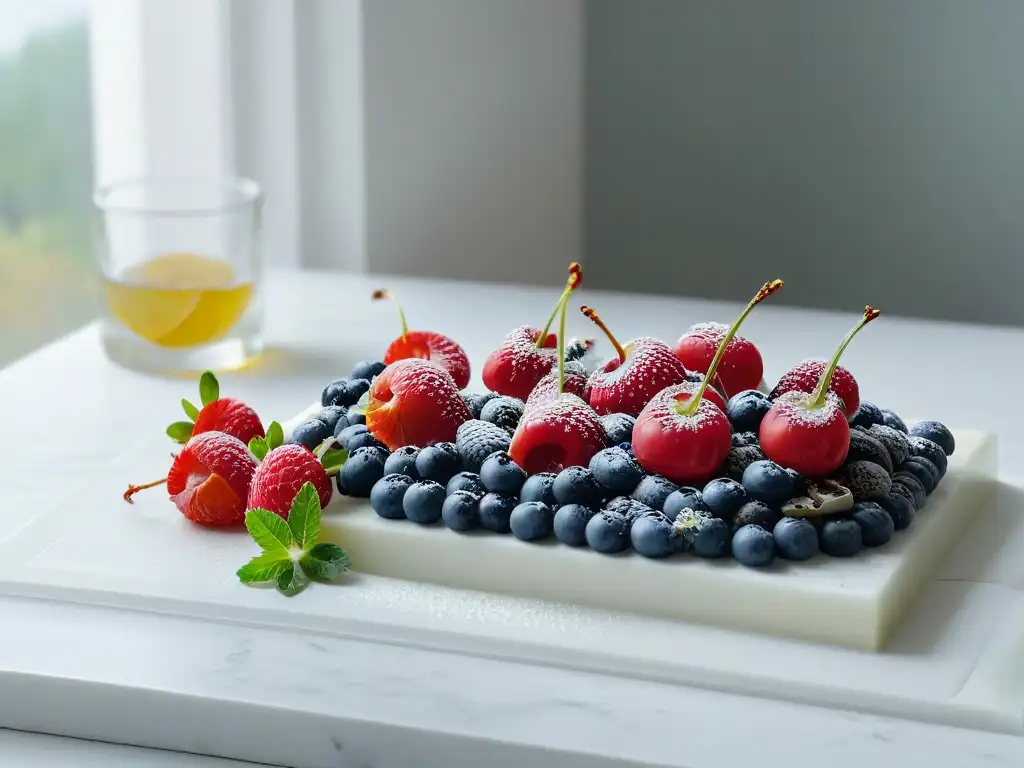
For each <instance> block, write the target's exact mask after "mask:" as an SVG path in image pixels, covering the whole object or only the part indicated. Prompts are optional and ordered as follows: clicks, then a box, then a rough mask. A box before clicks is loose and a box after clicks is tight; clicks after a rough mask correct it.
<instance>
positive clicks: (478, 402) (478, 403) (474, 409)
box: [462, 392, 501, 419]
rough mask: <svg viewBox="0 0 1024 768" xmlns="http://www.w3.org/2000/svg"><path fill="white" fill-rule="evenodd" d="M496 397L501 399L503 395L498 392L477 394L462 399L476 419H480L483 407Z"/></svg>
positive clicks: (466, 394) (468, 394)
mask: <svg viewBox="0 0 1024 768" xmlns="http://www.w3.org/2000/svg"><path fill="white" fill-rule="evenodd" d="M496 397H501V395H499V394H498V393H497V392H475V393H464V394H463V395H462V399H463V400H465V401H466V405H468V406H469V412H470V414H471V415H472V416H473V418H474V419H479V418H480V411H482V410H483V407H484V406H485V405H487V403H489V402H491V400H493V399H494V398H496Z"/></svg>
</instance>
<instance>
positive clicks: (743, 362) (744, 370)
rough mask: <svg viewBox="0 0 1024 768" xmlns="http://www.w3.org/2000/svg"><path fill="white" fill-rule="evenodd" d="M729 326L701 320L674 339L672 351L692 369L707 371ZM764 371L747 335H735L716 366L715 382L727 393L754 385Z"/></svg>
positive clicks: (755, 349)
mask: <svg viewBox="0 0 1024 768" xmlns="http://www.w3.org/2000/svg"><path fill="white" fill-rule="evenodd" d="M728 330H729V327H728V326H726V325H722V324H721V323H700V324H698V325H695V326H693V327H691V328H690V330H688V331H687V332H686V333H684V334H683V335H682V336H681V337H680V338H679V341H678V342H676V347H675V350H674V354H675V356H676V357H677V358H679V360H680V361H681V362H682V363H683V365H685V366H686V367H687V368H688V369H689V370H691V371H700V372H701V373H706V372H707V371H708V369H709V367H710V366H711V361H712V359H713V358H714V356H715V353H716V351H717V349H718V347H719V346H720V344H721V341H722V338H723V337H724V336H725V335H726V333H727V332H728ZM763 374H764V362H763V361H762V360H761V353H760V352H758V351H757V347H755V346H754V344H753V342H751V341H750V340H749V339H745V338H743V337H742V336H734V337H733V338H732V340H731V341H730V342H729V345H728V346H727V347H726V349H725V354H724V355H723V356H722V362H721V363H720V364H719V369H718V381H717V382H715V383H716V384H718V383H719V382H720V383H721V388H722V390H723V391H724V392H726V393H727V394H726V397H729V396H731V395H735V394H736V393H738V392H742V391H743V390H745V389H757V386H758V384H760V383H761V376H762V375H763Z"/></svg>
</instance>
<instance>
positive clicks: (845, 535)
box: [818, 517, 864, 557]
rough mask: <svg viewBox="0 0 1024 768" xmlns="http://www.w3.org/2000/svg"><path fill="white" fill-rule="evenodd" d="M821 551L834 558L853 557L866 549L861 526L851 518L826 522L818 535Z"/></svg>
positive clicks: (838, 518)
mask: <svg viewBox="0 0 1024 768" xmlns="http://www.w3.org/2000/svg"><path fill="white" fill-rule="evenodd" d="M818 545H819V546H820V547H821V551H822V552H824V553H825V554H826V555H831V556H832V557H853V556H854V555H856V554H857V553H858V552H860V551H861V549H863V548H864V539H863V538H862V536H861V532H860V526H859V525H857V523H856V522H855V521H854V520H852V519H851V518H849V517H836V518H832V519H830V520H826V521H825V522H824V524H823V525H822V526H821V531H820V532H819V533H818Z"/></svg>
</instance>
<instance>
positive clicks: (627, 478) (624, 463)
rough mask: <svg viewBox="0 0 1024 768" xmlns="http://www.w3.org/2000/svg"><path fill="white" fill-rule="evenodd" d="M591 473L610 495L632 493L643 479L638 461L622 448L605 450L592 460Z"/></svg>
mask: <svg viewBox="0 0 1024 768" xmlns="http://www.w3.org/2000/svg"><path fill="white" fill-rule="evenodd" d="M590 471H591V472H592V473H593V476H594V478H596V480H597V482H598V484H600V486H601V488H603V489H604V490H605V491H606V492H607V493H608V494H610V495H616V494H620V493H632V492H633V489H634V488H636V486H637V485H638V484H639V482H640V481H641V480H642V479H643V476H644V471H643V470H642V469H641V468H640V465H639V464H638V463H637V460H636V459H635V458H633V457H632V456H630V455H629V453H627V452H626V451H624V450H622V449H621V448H618V447H615V448H605V449H604V450H603V451H598V452H597V453H595V454H594V457H593V458H592V459H591V460H590Z"/></svg>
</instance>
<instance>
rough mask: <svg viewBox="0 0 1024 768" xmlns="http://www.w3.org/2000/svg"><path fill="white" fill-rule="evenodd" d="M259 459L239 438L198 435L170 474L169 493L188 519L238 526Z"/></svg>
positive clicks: (183, 450) (183, 451)
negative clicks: (257, 459)
mask: <svg viewBox="0 0 1024 768" xmlns="http://www.w3.org/2000/svg"><path fill="white" fill-rule="evenodd" d="M255 471H256V459H255V457H253V455H252V454H251V453H249V449H248V448H247V447H246V446H245V444H244V443H242V441H241V440H239V439H238V438H236V437H232V436H231V435H227V434H224V433H223V432H203V433H202V434H199V435H196V436H195V437H193V438H192V439H191V440H189V441H188V443H186V444H185V447H184V448H182V449H181V452H180V453H178V455H177V456H176V457H175V459H174V462H173V463H172V464H171V469H170V471H169V472H168V473H167V493H168V494H169V495H170V497H171V501H173V502H174V505H175V506H176V507H177V508H178V510H179V511H180V512H181V514H183V515H184V516H185V517H186V518H187V519H189V520H191V521H192V522H194V523H198V524H200V525H238V524H239V523H241V522H242V521H243V520H244V519H245V500H246V498H247V497H248V495H249V485H250V483H251V482H252V478H253V473H254V472H255Z"/></svg>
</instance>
